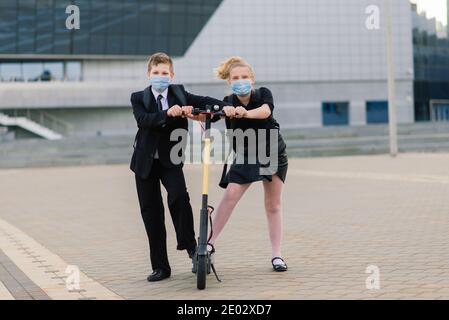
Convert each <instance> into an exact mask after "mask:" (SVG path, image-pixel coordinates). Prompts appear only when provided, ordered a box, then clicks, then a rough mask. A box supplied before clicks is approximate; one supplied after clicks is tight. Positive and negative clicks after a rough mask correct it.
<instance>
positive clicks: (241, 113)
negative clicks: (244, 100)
mask: <svg viewBox="0 0 449 320" xmlns="http://www.w3.org/2000/svg"><path fill="white" fill-rule="evenodd" d="M247 114H248V111H247V110H246V109H245V108H243V107H237V108H235V117H236V118H237V119H242V118H245V117H246V115H247Z"/></svg>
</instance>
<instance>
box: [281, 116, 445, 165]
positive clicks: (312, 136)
mask: <svg viewBox="0 0 449 320" xmlns="http://www.w3.org/2000/svg"><path fill="white" fill-rule="evenodd" d="M282 132H283V135H284V138H285V140H286V142H287V146H288V154H289V155H290V156H293V157H316V156H345V155H361V154H382V153H388V151H389V140H388V126H386V125H371V126H365V127H326V128H308V129H287V130H282ZM398 141H399V151H400V152H440V151H446V152H447V151H449V123H447V122H446V123H445V122H442V123H415V124H401V125H399V127H398Z"/></svg>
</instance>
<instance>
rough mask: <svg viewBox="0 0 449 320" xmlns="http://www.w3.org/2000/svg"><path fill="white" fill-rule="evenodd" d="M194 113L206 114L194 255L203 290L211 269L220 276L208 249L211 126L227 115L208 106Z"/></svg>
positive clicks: (195, 268)
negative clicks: (217, 117)
mask: <svg viewBox="0 0 449 320" xmlns="http://www.w3.org/2000/svg"><path fill="white" fill-rule="evenodd" d="M192 114H193V115H204V116H205V128H204V129H205V132H204V137H203V145H204V151H203V194H202V205H201V211H200V229H199V238H198V247H197V249H196V253H195V256H194V257H193V268H192V272H193V273H196V276H197V288H198V289H199V290H203V289H205V288H206V277H207V275H208V274H210V272H211V270H212V271H213V272H214V274H215V277H216V278H217V280H218V281H219V282H221V280H220V278H219V277H218V275H217V272H216V270H215V266H214V261H212V256H211V254H210V252H208V250H207V244H208V242H209V240H210V238H211V237H212V232H211V235H210V237H208V236H207V234H208V227H209V223H210V225H211V230H212V217H211V214H212V212H213V211H214V208H213V207H212V206H210V205H209V203H208V195H209V166H210V153H211V138H210V128H211V122H212V118H213V117H214V116H220V117H221V116H225V114H224V112H223V111H221V110H220V107H219V106H217V105H215V106H206V107H205V109H199V108H195V109H194V110H193V112H192Z"/></svg>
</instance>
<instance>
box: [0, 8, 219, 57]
mask: <svg viewBox="0 0 449 320" xmlns="http://www.w3.org/2000/svg"><path fill="white" fill-rule="evenodd" d="M220 3H221V0H188V1H184V0H76V1H73V0H72V1H70V0H1V1H0V55H2V54H3V55H5V54H43V55H44V54H45V55H47V54H54V55H67V54H70V55H102V56H103V55H129V56H135V55H145V56H146V55H148V53H149V52H156V51H164V52H168V53H169V54H170V55H172V56H182V55H183V54H184V53H185V51H186V50H187V48H188V47H189V46H190V44H191V43H192V41H193V40H194V39H195V38H196V36H197V35H198V33H199V32H200V31H201V29H202V28H203V27H204V25H205V24H206V22H207V21H208V19H209V18H210V17H211V16H212V14H213V13H214V11H215V10H216V9H217V7H218V5H219V4H220ZM71 4H76V5H77V6H78V8H79V11H80V29H79V30H74V29H73V30H69V29H67V27H66V19H67V18H68V17H69V15H70V13H66V8H67V6H69V5H71Z"/></svg>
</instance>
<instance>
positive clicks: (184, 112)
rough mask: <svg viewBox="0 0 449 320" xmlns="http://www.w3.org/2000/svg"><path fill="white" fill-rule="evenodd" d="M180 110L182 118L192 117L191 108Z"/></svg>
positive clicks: (184, 107) (186, 107) (185, 107)
mask: <svg viewBox="0 0 449 320" xmlns="http://www.w3.org/2000/svg"><path fill="white" fill-rule="evenodd" d="M181 110H182V116H183V117H189V118H190V116H191V115H192V112H193V107H192V106H183V107H182V108H181Z"/></svg>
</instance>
